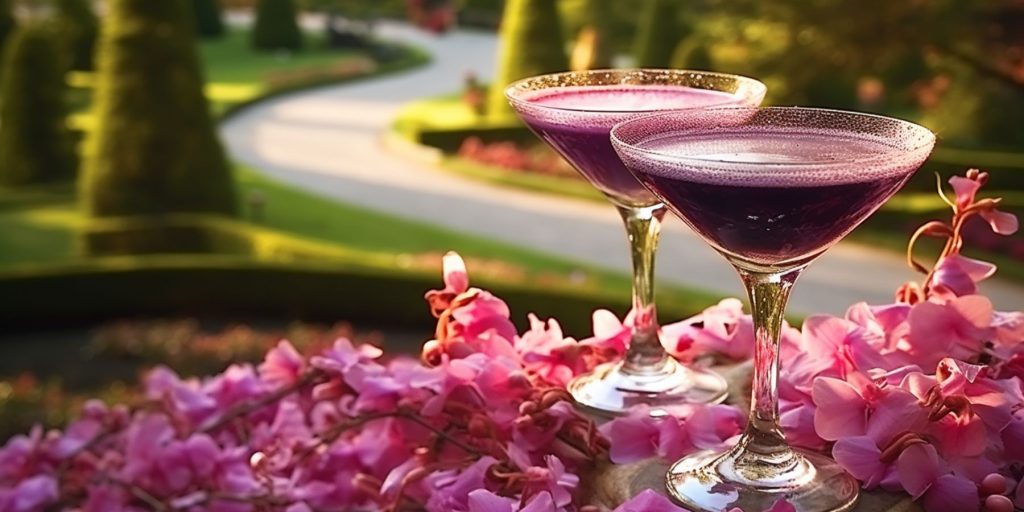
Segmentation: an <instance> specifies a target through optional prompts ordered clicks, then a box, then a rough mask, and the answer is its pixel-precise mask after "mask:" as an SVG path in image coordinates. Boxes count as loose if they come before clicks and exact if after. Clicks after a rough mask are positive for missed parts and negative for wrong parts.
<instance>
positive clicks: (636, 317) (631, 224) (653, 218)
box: [618, 204, 668, 375]
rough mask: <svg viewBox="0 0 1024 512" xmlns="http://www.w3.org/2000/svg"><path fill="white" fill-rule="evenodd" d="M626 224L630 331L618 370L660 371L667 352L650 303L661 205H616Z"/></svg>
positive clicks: (663, 207)
mask: <svg viewBox="0 0 1024 512" xmlns="http://www.w3.org/2000/svg"><path fill="white" fill-rule="evenodd" d="M618 209H619V214H620V215H622V221H623V223H624V224H625V225H626V234H627V235H628V236H629V246H630V251H631V255H632V260H633V327H632V329H633V332H632V336H631V339H630V345H629V350H628V352H626V357H625V359H624V361H623V366H622V370H623V371H624V372H626V373H632V374H639V375H645V374H652V373H658V372H661V371H663V370H664V367H665V364H666V360H667V358H668V354H666V353H665V349H664V348H663V347H662V346H661V340H660V339H659V337H658V315H657V309H656V308H655V305H654V256H655V253H656V251H657V248H658V239H659V238H660V236H661V220H662V218H664V217H665V206H664V205H661V204H657V205H654V206H647V207H629V206H618Z"/></svg>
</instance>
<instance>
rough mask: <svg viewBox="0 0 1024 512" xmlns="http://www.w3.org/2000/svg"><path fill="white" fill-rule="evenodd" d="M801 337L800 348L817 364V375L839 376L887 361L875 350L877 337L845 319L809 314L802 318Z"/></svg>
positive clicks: (886, 363) (878, 340)
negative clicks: (804, 318) (803, 319)
mask: <svg viewBox="0 0 1024 512" xmlns="http://www.w3.org/2000/svg"><path fill="white" fill-rule="evenodd" d="M802 336H803V338H802V343H801V344H800V349H801V350H800V351H801V352H802V353H805V354H807V357H808V358H809V360H810V361H814V362H816V363H817V365H818V368H819V371H818V374H819V375H821V374H824V375H831V376H837V377H840V378H843V377H845V376H846V375H847V374H848V373H855V372H858V371H860V372H865V371H868V370H870V369H873V368H886V369H888V365H890V364H891V363H890V362H889V361H887V360H886V358H884V357H883V356H882V355H881V354H880V353H879V351H880V349H881V347H880V346H879V344H880V341H881V340H880V339H879V337H877V336H874V335H873V334H872V333H871V331H869V330H868V329H865V328H863V327H860V326H858V325H857V324H855V323H853V322H851V321H849V320H844V319H842V318H836V317H833V316H828V315H815V316H812V317H810V318H808V319H806V320H805V321H804V325H803V329H802Z"/></svg>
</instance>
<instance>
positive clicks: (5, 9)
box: [0, 0, 17, 48]
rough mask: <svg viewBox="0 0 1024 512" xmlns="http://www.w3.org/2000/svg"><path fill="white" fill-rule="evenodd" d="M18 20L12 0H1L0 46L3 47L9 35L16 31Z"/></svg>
mask: <svg viewBox="0 0 1024 512" xmlns="http://www.w3.org/2000/svg"><path fill="white" fill-rule="evenodd" d="M15 26H17V22H16V21H15V19H14V6H13V2H12V0H0V48H3V46H4V41H5V40H6V39H7V36H8V35H10V34H11V32H13V31H14V27H15Z"/></svg>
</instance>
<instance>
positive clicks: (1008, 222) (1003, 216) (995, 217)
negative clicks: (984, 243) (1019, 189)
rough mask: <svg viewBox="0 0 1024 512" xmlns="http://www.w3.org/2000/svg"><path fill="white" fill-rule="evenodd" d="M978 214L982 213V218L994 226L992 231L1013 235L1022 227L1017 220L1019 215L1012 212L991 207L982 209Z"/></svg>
mask: <svg viewBox="0 0 1024 512" xmlns="http://www.w3.org/2000/svg"><path fill="white" fill-rule="evenodd" d="M978 215H981V218H983V219H985V221H986V222H988V225H989V226H991V227H992V231H995V232H996V233H998V234H1000V235H1012V234H1014V233H1016V232H1017V229H1018V228H1019V227H1020V225H1019V224H1018V222H1017V216H1016V215H1014V214H1012V213H1007V212H1001V211H999V210H996V209H991V210H982V211H980V212H978Z"/></svg>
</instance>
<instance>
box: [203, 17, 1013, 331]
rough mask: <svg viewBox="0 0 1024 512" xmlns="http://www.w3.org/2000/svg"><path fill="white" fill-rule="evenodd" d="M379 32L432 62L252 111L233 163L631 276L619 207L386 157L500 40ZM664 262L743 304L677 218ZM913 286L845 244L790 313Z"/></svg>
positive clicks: (990, 289) (678, 278) (675, 277)
mask: <svg viewBox="0 0 1024 512" xmlns="http://www.w3.org/2000/svg"><path fill="white" fill-rule="evenodd" d="M379 30H380V36H381V37H384V38H386V39H390V40H396V41H404V42H408V43H411V44H414V45H418V46H420V47H422V48H424V49H425V50H427V51H428V52H429V53H430V54H431V55H432V56H433V61H432V62H431V63H430V64H429V65H427V66H424V67H421V68H418V69H416V70H413V71H409V72H404V73H401V74H396V75H389V76H386V77H382V78H379V79H374V80H369V81H363V82H355V83H351V84H342V85H337V86H329V87H323V88H318V89H314V90H308V91H303V92H299V93H295V94H290V95H286V96H282V97H278V98H275V99H271V100H269V101H266V102H263V103H260V104H257V105H255V106H253V107H251V108H248V109H246V110H244V111H243V112H241V113H239V114H237V115H235V116H232V117H231V118H230V119H228V120H227V121H225V122H224V124H223V125H222V127H221V133H222V136H223V139H224V141H225V142H226V144H227V146H228V148H229V150H230V153H231V155H232V157H233V158H235V159H236V160H239V161H241V162H244V163H245V164H248V165H251V166H252V167H254V168H255V169H258V170H259V171H260V172H262V173H265V174H267V175H269V176H272V177H274V178H277V179H279V180H282V181H284V182H287V183H290V184H292V185H295V186H298V187H301V188H303V189H306V190H308V191H310V192H312V193H316V194H322V195H324V196H328V197H330V198H334V199H337V200H339V201H344V202H347V203H351V204H355V205H359V206H361V207H366V208H371V209H374V210H379V211H382V212H386V213H389V214H393V215H397V216H400V217H404V218H409V219H414V220H420V221H425V222H430V223H434V224H438V225H441V226H444V227H446V228H450V229H453V230H458V231H463V232H468V233H473V234H476V235H481V236H485V237H490V238H493V239H498V240H501V241H504V242H508V243H513V244H518V245H521V246H525V247H529V248H532V249H536V250H539V251H545V252H548V253H553V254H557V255H560V256H563V257H566V258H571V259H574V260H577V261H581V262H587V263H590V264H594V265H598V266H602V267H607V268H612V269H619V270H621V271H623V272H625V271H626V270H627V269H628V265H629V263H628V255H627V249H626V242H625V240H624V235H623V232H622V229H621V227H620V220H619V218H618V215H617V214H616V213H615V211H614V209H613V208H612V207H611V206H607V205H601V204H594V203H591V202H586V201H581V200H573V199H567V198H560V197H552V196H549V195H540V194H534V193H528V192H524V191H519V190H511V189H508V188H502V187H498V186H494V185H490V184H485V183H480V182H477V181H472V180H467V179H465V178H462V177H460V176H456V175H453V174H450V173H446V172H444V171H443V170H440V169H438V168H436V167H435V166H434V165H431V164H429V163H424V162H423V161H420V160H417V159H411V158H409V157H408V155H404V156H403V155H399V154H396V153H395V152H394V151H390V150H388V149H387V148H386V147H385V145H384V144H383V140H384V137H385V134H386V133H387V132H388V128H389V126H390V124H391V122H392V120H393V119H394V118H395V116H396V114H397V113H398V111H399V110H400V109H401V107H402V105H403V104H405V103H407V102H409V101H412V100H416V99H419V98H423V97H427V96H433V95H439V94H444V93H449V92H451V91H455V90H458V89H459V88H460V87H461V84H462V77H463V74H464V73H465V72H466V71H468V70H472V71H474V72H475V73H477V75H478V76H480V77H482V78H485V79H486V78H487V77H489V76H490V75H491V71H492V68H493V66H494V55H495V50H496V45H497V39H496V37H495V36H494V34H492V33H486V32H480V31H473V30H455V31H453V32H451V33H449V34H446V35H444V36H433V35H429V34H426V33H423V32H420V31H418V30H416V29H413V28H411V27H409V26H408V25H404V24H400V23H391V22H384V23H381V25H380V27H379ZM452 249H455V250H458V247H452ZM659 254H660V257H659V261H658V276H659V282H661V283H669V282H671V283H676V284H682V285H688V286H693V287H698V288H702V289H706V290H710V291H713V292H716V293H721V294H723V295H731V296H739V295H740V294H741V293H742V291H741V289H740V284H739V280H738V279H737V277H736V275H735V273H734V272H733V271H732V269H731V268H730V267H729V266H728V265H727V264H726V263H725V261H724V260H723V259H722V258H721V257H720V256H718V255H717V254H715V253H714V251H713V250H711V249H710V248H708V246H707V245H705V244H704V243H703V242H702V241H700V240H699V239H698V238H697V237H696V236H695V235H694V234H693V233H692V232H690V231H689V229H688V228H687V227H686V226H684V225H683V224H682V223H681V222H679V221H677V220H676V219H670V220H669V221H668V222H667V223H666V226H665V233H664V236H663V239H662V244H661V249H660V253H659ZM471 270H472V269H471ZM912 277H913V275H912V273H911V272H910V271H909V270H908V269H907V268H906V265H905V264H904V263H903V261H902V258H900V257H899V256H898V255H896V254H893V253H891V252H884V251H879V250H875V249H873V248H870V247H865V246H862V245H857V244H851V243H841V244H840V245H839V246H837V247H835V248H833V249H832V250H831V251H830V252H829V253H828V254H826V255H825V256H824V257H822V258H821V260H819V261H818V262H816V263H815V264H814V265H812V266H811V268H810V269H809V270H808V271H807V272H806V273H805V275H804V276H803V277H802V278H801V284H800V286H798V287H797V289H796V292H795V293H794V295H793V297H792V301H791V311H792V312H794V313H802V314H809V313H813V312H827V313H841V312H843V311H844V310H845V309H846V307H847V306H849V305H850V304H852V303H853V302H855V301H859V300H867V301H869V302H871V303H885V302H890V301H891V299H892V294H893V290H894V289H895V288H896V287H897V286H898V285H899V284H900V283H902V282H904V281H905V280H907V279H910V278H912ZM983 291H985V292H986V293H988V294H989V295H990V296H991V297H992V298H993V301H994V302H995V304H996V306H997V307H1001V308H1003V309H1009V308H1019V307H1021V306H1022V303H1024V287H1021V286H1018V285H1015V284H1011V283H1006V282H1001V281H994V282H990V283H986V285H985V286H984V288H983ZM666 320H669V319H666Z"/></svg>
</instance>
